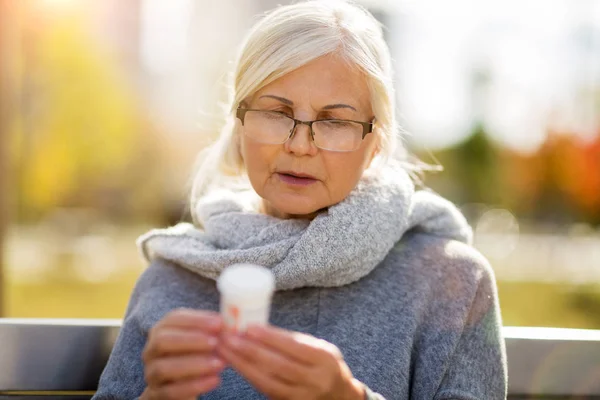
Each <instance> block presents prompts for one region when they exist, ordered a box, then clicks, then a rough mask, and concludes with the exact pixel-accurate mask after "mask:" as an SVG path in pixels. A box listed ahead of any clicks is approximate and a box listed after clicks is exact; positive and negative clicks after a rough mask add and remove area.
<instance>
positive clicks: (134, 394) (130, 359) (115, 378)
mask: <svg viewBox="0 0 600 400" xmlns="http://www.w3.org/2000/svg"><path fill="white" fill-rule="evenodd" d="M154 267H155V266H154ZM152 268H153V266H150V267H149V268H148V269H146V270H145V271H144V272H143V273H142V275H141V276H140V278H139V279H138V281H137V282H136V285H135V287H134V289H133V292H132V294H131V297H130V299H129V304H128V305H127V309H126V311H125V316H124V318H123V323H122V326H121V330H120V331H119V335H118V336H117V339H116V341H115V344H114V346H113V349H112V352H111V354H110V357H109V359H108V362H107V364H106V366H105V368H104V371H103V372H102V375H101V376H100V381H99V383H98V389H97V391H96V393H95V395H94V396H93V397H92V400H134V399H138V398H139V396H140V395H141V394H142V392H143V391H144V389H145V387H146V382H145V380H144V368H143V363H142V359H141V354H142V350H143V349H144V346H145V343H146V332H145V331H144V330H143V329H142V326H141V323H140V314H141V310H140V309H141V307H142V304H143V303H144V300H145V299H146V298H147V297H148V296H147V294H146V292H147V289H148V287H149V286H150V282H149V281H151V280H152V278H151V275H152Z"/></svg>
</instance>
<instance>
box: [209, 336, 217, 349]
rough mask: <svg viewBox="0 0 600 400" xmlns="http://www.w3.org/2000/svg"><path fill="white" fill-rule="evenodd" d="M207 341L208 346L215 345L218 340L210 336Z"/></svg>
mask: <svg viewBox="0 0 600 400" xmlns="http://www.w3.org/2000/svg"><path fill="white" fill-rule="evenodd" d="M207 342H208V345H209V346H210V347H215V346H216V345H217V343H219V340H218V339H217V338H216V337H214V336H211V337H209V338H208V340H207Z"/></svg>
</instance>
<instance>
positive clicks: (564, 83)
mask: <svg viewBox="0 0 600 400" xmlns="http://www.w3.org/2000/svg"><path fill="white" fill-rule="evenodd" d="M280 3H286V1H282V0H277V1H275V0H252V1H251V0H244V1H239V0H219V1H213V0H169V1H165V0H127V1H122V0H18V1H17V0H14V1H13V0H0V4H1V7H2V8H0V82H1V86H0V211H1V213H0V216H1V217H0V243H2V246H1V247H0V248H1V249H2V251H0V260H1V261H0V265H1V271H2V274H1V275H0V277H1V278H0V285H1V286H0V291H1V292H0V294H1V298H2V299H3V302H2V315H3V316H9V317H73V318H121V317H122V316H123V313H124V311H125V307H126V305H127V301H128V298H129V295H130V292H131V289H132V288H133V285H134V283H135V280H136V279H137V277H138V276H139V274H140V273H141V271H143V269H144V268H145V265H144V263H143V262H142V259H141V257H140V256H139V254H138V252H137V249H136V247H135V239H136V237H137V236H139V235H141V234H142V233H144V232H146V231H147V230H148V229H150V228H153V227H162V226H167V225H171V224H174V223H177V222H179V221H182V220H189V216H188V215H187V213H186V209H185V206H186V190H187V187H188V186H187V185H188V180H189V178H190V174H191V172H192V170H193V164H194V159H195V156H196V154H197V152H198V151H200V150H201V149H202V148H203V147H204V146H206V145H207V144H208V143H210V142H211V140H213V139H214V138H215V136H216V134H217V132H218V129H219V127H220V126H221V123H222V121H221V118H220V115H221V114H220V113H221V108H220V102H221V101H223V100H224V99H225V90H224V84H225V78H226V76H227V73H228V72H229V71H230V69H231V65H232V64H231V63H232V60H233V59H234V57H235V54H236V50H237V46H238V45H239V43H240V41H241V39H242V38H243V35H244V34H245V32H246V31H247V30H248V29H249V27H250V26H251V25H252V24H253V23H254V22H255V21H256V20H257V18H258V15H259V14H260V13H262V12H264V11H266V10H268V9H271V8H272V7H274V6H276V5H277V4H280ZM360 3H361V4H363V5H365V6H366V7H367V8H368V9H369V10H370V11H371V12H372V13H373V14H374V15H375V16H376V17H377V18H378V19H379V20H380V21H381V22H382V23H383V24H384V25H385V26H386V27H387V29H386V31H385V34H386V39H387V41H388V43H389V45H390V48H391V51H392V54H393V58H394V60H395V61H394V62H395V71H396V85H397V93H398V102H399V106H398V111H399V113H400V115H401V123H402V125H403V127H404V129H405V130H406V131H407V132H408V134H407V136H406V137H405V142H406V145H407V146H408V147H409V148H410V149H411V150H412V151H413V152H415V153H416V154H417V155H418V156H419V157H420V158H421V159H422V160H423V161H425V162H427V163H433V164H435V163H440V164H442V165H443V167H444V171H443V172H441V173H435V174H429V175H427V178H426V181H425V184H426V185H427V186H430V187H431V188H433V189H434V190H436V191H438V192H439V193H440V194H442V195H444V196H446V197H447V198H449V199H450V200H452V201H453V202H455V203H456V204H457V205H458V206H460V207H461V209H462V210H463V212H464V213H465V215H466V216H467V218H468V220H469V221H470V223H471V224H472V225H473V227H474V230H475V246H476V247H477V248H478V249H479V250H480V251H481V252H482V253H483V254H484V255H485V256H487V257H488V259H489V260H490V262H491V264H492V266H493V267H494V270H495V272H496V277H497V279H498V287H499V294H500V302H501V307H502V313H503V318H504V324H505V325H524V326H560V327H571V328H596V329H600V1H596V0H486V1H481V0H455V1H452V2H448V1H445V0H414V1H409V0H406V1H398V0H388V1H384V0H380V1H376V0H369V1H366V0H365V1H361V2H360Z"/></svg>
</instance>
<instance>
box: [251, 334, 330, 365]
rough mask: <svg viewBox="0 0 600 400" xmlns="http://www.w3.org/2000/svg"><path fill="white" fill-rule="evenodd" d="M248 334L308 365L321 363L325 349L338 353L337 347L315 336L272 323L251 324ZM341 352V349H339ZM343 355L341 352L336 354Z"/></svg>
mask: <svg viewBox="0 0 600 400" xmlns="http://www.w3.org/2000/svg"><path fill="white" fill-rule="evenodd" d="M246 335H247V336H248V337H249V338H252V339H254V340H256V341H258V342H260V343H262V344H263V345H265V346H267V347H270V348H272V349H274V350H276V351H277V352H280V353H282V354H284V355H285V356H287V357H288V358H292V359H295V360H298V361H300V362H303V363H305V364H308V365H313V364H316V363H319V362H320V360H321V358H322V356H323V350H325V351H326V352H328V353H336V350H337V347H335V346H333V345H331V344H330V343H328V342H326V341H324V340H322V339H318V338H316V337H314V336H310V335H306V334H304V333H300V332H294V331H288V330H286V329H281V328H277V327H274V326H271V325H268V326H267V325H251V326H249V327H248V329H247V331H246ZM337 352H338V353H339V351H337ZM336 356H339V357H341V354H336Z"/></svg>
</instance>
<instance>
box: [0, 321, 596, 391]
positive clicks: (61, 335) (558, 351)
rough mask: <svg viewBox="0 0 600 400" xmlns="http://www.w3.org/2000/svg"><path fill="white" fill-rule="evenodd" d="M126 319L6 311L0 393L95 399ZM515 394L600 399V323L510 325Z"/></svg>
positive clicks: (0, 332) (0, 329) (0, 331)
mask: <svg viewBox="0 0 600 400" xmlns="http://www.w3.org/2000/svg"><path fill="white" fill-rule="evenodd" d="M120 325H121V321H120V320H77V319H73V320H70V319H67V320H65V319H0V399H2V400H5V399H11V400H15V399H36V398H40V399H46V400H49V399H58V398H63V399H64V398H69V399H89V398H91V397H92V395H93V393H94V390H95V388H96V385H97V383H98V378H99V377H100V374H101V372H102V369H103V368H104V365H105V364H106V360H107V358H108V356H109V354H110V351H111V349H112V346H113V343H114V341H115V339H116V337H117V334H118V332H119V328H120ZM503 334H504V337H505V340H506V347H507V354H508V373H509V397H508V398H509V399H514V400H517V399H548V400H550V399H552V400H559V399H599V400H600V331H593V330H578V329H555V328H521V327H506V328H504V332H503Z"/></svg>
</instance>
